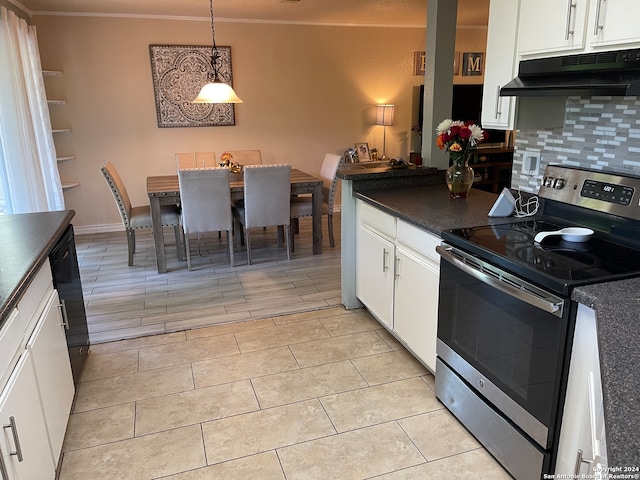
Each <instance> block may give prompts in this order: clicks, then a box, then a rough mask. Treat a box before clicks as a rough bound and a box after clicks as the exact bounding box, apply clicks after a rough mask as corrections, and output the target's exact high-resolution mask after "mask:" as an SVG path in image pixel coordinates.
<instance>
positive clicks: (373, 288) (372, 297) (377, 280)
mask: <svg viewBox="0 0 640 480" xmlns="http://www.w3.org/2000/svg"><path fill="white" fill-rule="evenodd" d="M394 250H395V247H394V245H393V243H391V242H389V241H388V240H386V239H384V238H382V237H381V236H380V235H378V234H376V233H374V232H372V231H371V230H369V229H368V228H367V227H365V226H364V225H359V226H358V235H357V239H356V295H357V297H358V298H359V299H360V301H361V302H362V303H364V305H365V306H366V307H367V310H369V311H370V312H371V313H372V314H373V315H374V316H375V317H376V318H377V319H378V320H379V321H380V322H382V323H383V324H385V325H386V326H387V327H388V328H389V329H392V328H393V267H394V265H393V263H394V253H395V252H394Z"/></svg>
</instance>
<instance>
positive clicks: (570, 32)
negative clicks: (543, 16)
mask: <svg viewBox="0 0 640 480" xmlns="http://www.w3.org/2000/svg"><path fill="white" fill-rule="evenodd" d="M574 8H576V4H575V2H574V1H573V0H569V1H568V3H567V27H566V29H565V34H564V39H565V40H569V36H570V35H573V30H571V17H572V16H573V9H574Z"/></svg>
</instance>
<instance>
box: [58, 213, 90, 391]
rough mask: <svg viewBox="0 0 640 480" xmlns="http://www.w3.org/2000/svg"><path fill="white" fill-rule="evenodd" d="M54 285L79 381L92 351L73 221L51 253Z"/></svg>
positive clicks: (72, 366) (71, 357)
mask: <svg viewBox="0 0 640 480" xmlns="http://www.w3.org/2000/svg"><path fill="white" fill-rule="evenodd" d="M49 261H50V264H51V272H52V275H53V285H54V287H55V288H56V289H57V290H58V296H59V297H60V301H61V302H63V303H64V307H65V310H66V315H67V321H68V328H67V329H66V330H65V332H66V336H67V347H68V349H69V359H70V361H71V371H72V372H73V380H74V383H75V384H76V385H77V384H78V381H79V378H80V373H81V371H82V367H83V366H84V362H85V359H86V357H87V355H88V353H89V330H88V328H87V318H86V312H85V308H84V297H83V295H82V284H81V281H80V269H79V267H78V259H77V254H76V245H75V239H74V234H73V226H72V225H69V227H68V228H67V230H65V233H64V234H63V235H62V237H61V238H60V240H59V241H58V243H57V244H56V246H55V247H54V248H53V250H52V251H51V253H50V255H49Z"/></svg>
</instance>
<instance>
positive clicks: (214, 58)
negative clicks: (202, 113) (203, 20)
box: [209, 0, 220, 82]
mask: <svg viewBox="0 0 640 480" xmlns="http://www.w3.org/2000/svg"><path fill="white" fill-rule="evenodd" d="M209 13H210V14H211V40H212V45H211V68H213V81H214V82H216V81H218V76H219V75H218V60H219V59H220V54H219V53H218V47H217V45H216V28H215V25H214V23H213V0H209Z"/></svg>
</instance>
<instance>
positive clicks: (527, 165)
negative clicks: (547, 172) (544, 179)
mask: <svg viewBox="0 0 640 480" xmlns="http://www.w3.org/2000/svg"><path fill="white" fill-rule="evenodd" d="M522 159H523V160H522V173H523V174H524V175H538V172H540V152H532V151H529V150H525V151H524V152H522Z"/></svg>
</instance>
